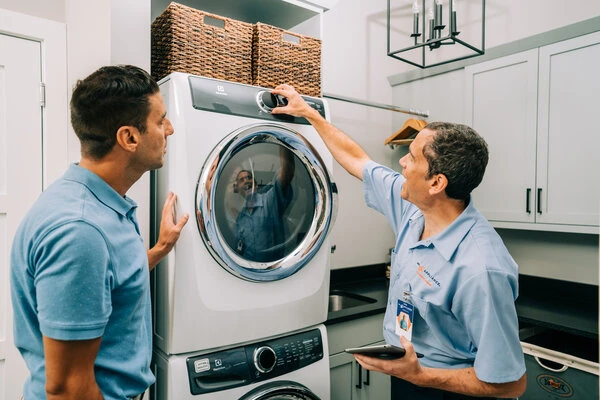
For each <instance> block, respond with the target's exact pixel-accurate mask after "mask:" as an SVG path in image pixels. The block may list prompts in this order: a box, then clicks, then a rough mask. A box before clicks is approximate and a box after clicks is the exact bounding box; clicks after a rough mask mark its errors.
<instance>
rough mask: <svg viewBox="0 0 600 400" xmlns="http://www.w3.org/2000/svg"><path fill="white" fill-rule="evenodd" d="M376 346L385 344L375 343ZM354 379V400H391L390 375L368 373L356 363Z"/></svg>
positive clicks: (382, 342)
mask: <svg viewBox="0 0 600 400" xmlns="http://www.w3.org/2000/svg"><path fill="white" fill-rule="evenodd" d="M376 344H385V342H384V341H381V342H378V343H373V345H376ZM352 377H353V379H354V381H353V382H352V383H353V387H354V394H353V396H352V400H355V399H356V400H389V399H390V398H391V393H390V390H391V382H390V376H389V375H386V374H382V373H381V372H373V371H368V370H366V369H364V368H362V367H361V366H360V364H359V363H357V362H356V361H354V364H353V370H352Z"/></svg>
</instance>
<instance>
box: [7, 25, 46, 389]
mask: <svg viewBox="0 0 600 400" xmlns="http://www.w3.org/2000/svg"><path fill="white" fill-rule="evenodd" d="M40 85H41V45H40V42H37V41H32V40H27V39H21V38H17V37H13V36H7V35H1V34H0V399H6V400H13V399H15V400H16V399H18V398H19V396H20V394H21V390H22V387H23V382H24V381H25V379H26V377H27V370H26V368H25V364H24V362H23V359H22V358H21V356H20V354H19V353H18V351H17V350H16V348H15V347H14V344H13V332H12V328H13V324H12V308H11V305H10V287H9V259H10V247H11V243H12V237H13V235H14V233H15V230H16V228H17V226H18V224H19V222H20V220H21V219H22V218H23V216H24V214H25V213H26V212H27V210H28V209H29V207H31V204H32V203H33V202H34V201H35V199H36V198H37V196H38V195H39V194H40V193H41V191H42V162H43V160H42V109H41V103H40V99H41V96H40Z"/></svg>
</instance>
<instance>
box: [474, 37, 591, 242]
mask: <svg viewBox="0 0 600 400" xmlns="http://www.w3.org/2000/svg"><path fill="white" fill-rule="evenodd" d="M599 70H600V32H596V33H592V34H588V35H585V36H580V37H577V38H574V39H570V40H566V41H562V42H558V43H554V44H551V45H547V46H543V47H540V48H539V49H534V50H529V51H525V52H522V53H518V54H513V55H510V56H506V57H502V58H497V59H494V60H491V61H487V62H484V63H480V64H475V65H472V66H468V67H466V68H465V76H466V81H465V86H466V120H467V123H468V124H470V125H471V126H473V128H475V130H477V131H478V132H479V133H480V134H481V135H482V136H484V137H485V139H486V141H487V142H488V145H489V148H490V161H489V164H488V167H487V171H486V174H485V177H484V180H483V182H482V184H481V185H480V187H478V188H477V189H476V190H475V191H474V192H473V199H474V202H475V206H476V207H477V208H478V209H480V210H481V211H482V212H483V214H484V215H485V216H486V217H487V218H488V219H489V220H490V221H491V222H492V223H493V224H494V226H496V227H500V228H516V229H535V230H549V231H564V232H580V233H598V226H599V211H600V210H599V204H600V184H599V181H598V178H597V176H596V171H598V169H599V167H600V157H598V149H600V131H599V130H598V128H597V126H595V125H594V123H593V122H588V121H589V120H590V119H591V118H593V116H594V115H595V113H596V112H597V110H598V109H599V106H600V102H599V101H598V93H600V79H599V78H598V71H599Z"/></svg>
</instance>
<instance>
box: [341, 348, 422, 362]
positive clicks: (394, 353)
mask: <svg viewBox="0 0 600 400" xmlns="http://www.w3.org/2000/svg"><path fill="white" fill-rule="evenodd" d="M344 351H345V352H346V353H350V354H362V355H365V356H368V357H376V358H381V359H383V360H395V359H398V358H401V357H404V354H406V350H404V348H402V347H397V346H393V345H391V344H381V345H375V346H363V347H351V348H348V349H346V350H344ZM417 357H419V358H421V357H423V354H420V353H417Z"/></svg>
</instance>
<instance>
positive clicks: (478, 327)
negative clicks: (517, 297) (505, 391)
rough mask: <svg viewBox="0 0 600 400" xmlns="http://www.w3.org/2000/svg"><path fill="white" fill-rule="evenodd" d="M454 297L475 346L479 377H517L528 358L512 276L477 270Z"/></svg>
mask: <svg viewBox="0 0 600 400" xmlns="http://www.w3.org/2000/svg"><path fill="white" fill-rule="evenodd" d="M454 300H455V303H456V307H455V309H456V310H458V311H457V314H458V315H457V316H458V318H459V319H460V320H462V321H463V322H464V323H465V325H466V327H467V332H468V334H469V337H470V339H471V341H472V342H473V344H474V346H475V348H476V356H475V363H474V367H475V374H476V375H477V377H478V378H479V379H480V380H482V381H484V382H489V383H504V382H513V381H516V380H518V379H519V378H520V377H521V376H522V375H523V374H524V373H525V361H524V356H523V350H522V348H521V344H520V341H519V334H518V332H519V326H518V319H517V313H516V309H515V303H514V295H513V288H512V287H511V282H510V279H509V277H508V276H507V275H506V274H504V273H502V272H499V271H486V272H485V273H481V274H478V275H476V276H474V277H473V278H471V279H469V280H468V281H467V282H465V283H464V284H463V285H462V287H461V289H460V290H459V291H458V292H457V295H456V297H455V299H454Z"/></svg>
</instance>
